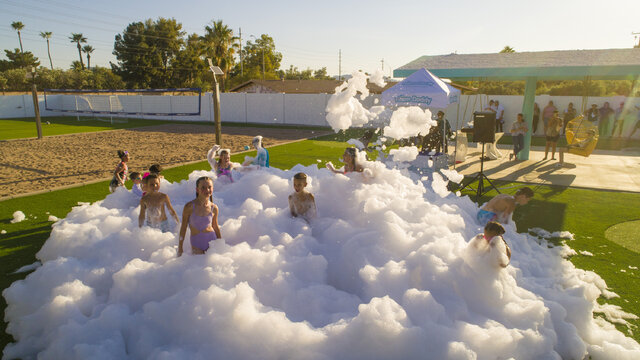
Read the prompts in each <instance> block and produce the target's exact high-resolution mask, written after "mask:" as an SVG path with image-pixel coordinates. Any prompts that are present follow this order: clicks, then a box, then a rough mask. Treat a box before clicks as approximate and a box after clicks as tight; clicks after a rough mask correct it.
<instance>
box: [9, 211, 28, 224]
mask: <svg viewBox="0 0 640 360" xmlns="http://www.w3.org/2000/svg"><path fill="white" fill-rule="evenodd" d="M24 219H26V216H25V215H24V213H23V212H22V211H20V210H18V211H15V212H14V213H13V219H11V223H12V224H15V223H19V222H21V221H23V220H24Z"/></svg>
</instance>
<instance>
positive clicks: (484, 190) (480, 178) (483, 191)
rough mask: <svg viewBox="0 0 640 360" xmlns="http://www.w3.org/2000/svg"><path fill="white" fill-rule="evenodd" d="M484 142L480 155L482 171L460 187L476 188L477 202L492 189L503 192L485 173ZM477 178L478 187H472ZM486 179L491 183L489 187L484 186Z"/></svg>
mask: <svg viewBox="0 0 640 360" xmlns="http://www.w3.org/2000/svg"><path fill="white" fill-rule="evenodd" d="M484 144H485V143H482V156H480V172H479V173H478V174H477V175H476V176H475V177H474V178H473V179H471V180H469V182H467V183H466V184H465V185H464V186H462V188H461V189H460V190H461V191H462V190H464V189H469V190H476V202H477V201H478V200H479V199H480V197H481V196H482V195H484V194H486V193H488V192H489V191H491V189H493V190H495V191H497V192H498V194H501V192H500V190H498V189H497V188H496V187H495V186H493V183H492V182H491V180H489V178H488V177H487V176H486V175H485V174H484ZM476 180H477V181H478V187H477V189H473V188H472V187H471V184H472V183H473V182H474V181H476ZM484 180H487V182H488V183H489V186H487V187H485V186H484Z"/></svg>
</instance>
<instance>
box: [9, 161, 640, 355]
mask: <svg viewBox="0 0 640 360" xmlns="http://www.w3.org/2000/svg"><path fill="white" fill-rule="evenodd" d="M364 165H365V167H366V168H367V169H368V170H369V172H370V175H369V176H367V177H364V176H363V175H362V174H359V173H350V174H347V175H341V174H333V173H331V172H329V171H328V170H326V169H318V168H317V165H315V164H314V165H312V166H308V167H305V166H301V165H297V166H294V167H293V168H292V169H290V170H288V171H282V170H279V169H275V168H269V169H260V170H255V171H250V172H246V173H245V174H244V175H243V176H242V177H240V178H239V179H238V180H237V181H235V182H233V183H219V182H216V183H215V192H214V202H215V203H216V204H217V205H218V206H219V209H220V217H219V222H220V224H221V230H222V235H223V237H222V239H219V240H216V241H214V242H212V243H211V248H210V250H209V251H208V252H207V254H206V255H200V256H194V255H188V254H185V255H183V256H182V257H180V258H177V257H176V245H177V236H176V234H175V233H162V232H160V231H158V230H156V229H151V228H147V227H144V228H138V227H137V217H138V214H139V207H138V205H137V204H136V201H135V200H136V199H135V196H134V195H133V194H131V193H129V192H127V191H116V192H115V193H113V194H110V195H109V196H107V198H106V199H105V200H103V201H99V202H96V203H93V204H82V205H80V206H77V207H75V208H74V209H73V210H72V211H71V212H70V213H69V214H68V215H67V216H66V218H65V219H63V220H61V221H59V222H57V223H56V226H55V227H54V228H53V230H52V232H51V236H50V238H49V239H48V240H47V241H46V243H45V244H44V246H43V247H42V249H41V250H40V251H39V252H38V254H37V258H38V259H39V260H40V261H42V266H41V267H39V268H37V269H36V270H35V271H34V272H33V273H31V274H30V275H29V276H28V277H27V278H26V279H25V280H22V281H17V282H15V283H14V284H12V285H11V286H10V287H9V288H8V289H6V290H5V291H4V292H3V295H4V297H5V299H6V300H7V303H8V306H7V309H6V313H5V320H6V321H7V322H8V327H7V331H8V332H9V333H10V334H12V335H14V337H15V338H16V339H18V341H17V342H16V343H13V344H9V345H8V346H7V347H6V348H5V350H4V357H5V358H36V357H37V358H134V359H137V358H166V359H169V358H224V359H282V358H305V359H365V358H367V359H368V358H371V359H390V358H396V359H415V358H422V357H424V356H425V354H428V357H431V358H434V359H444V358H456V359H458V358H459V359H474V358H479V359H483V358H504V359H508V358H515V359H526V358H550V359H558V358H567V359H568V358H576V359H582V358H584V357H585V356H586V355H587V354H589V355H590V356H592V357H593V358H605V359H606V358H611V359H633V358H638V357H639V356H640V345H639V344H638V343H637V342H635V341H634V340H633V339H631V338H628V337H625V335H624V334H623V333H621V332H620V331H618V330H617V329H616V328H615V327H614V326H613V325H612V324H611V323H609V322H607V321H605V320H604V319H602V318H600V317H594V312H595V311H598V312H600V313H603V314H605V316H606V317H607V318H608V319H610V320H611V321H616V322H620V323H622V321H625V319H628V318H629V317H630V316H633V315H631V314H627V313H625V312H624V311H622V310H621V309H619V308H615V307H610V306H600V305H598V303H597V299H598V298H599V297H600V296H604V297H607V298H608V297H611V296H615V294H613V293H611V292H610V291H608V290H607V288H606V284H605V282H604V281H603V280H602V279H601V278H600V277H599V276H598V275H597V274H595V273H593V272H591V271H584V270H581V269H577V268H575V267H574V265H573V264H572V263H571V262H569V261H567V260H565V259H563V257H562V254H563V253H564V252H566V251H568V250H567V249H568V247H567V246H566V245H563V246H558V247H551V248H549V247H548V246H547V245H548V243H547V242H546V240H539V241H540V243H538V242H536V241H534V240H535V239H536V238H535V237H533V236H531V235H528V234H518V233H517V232H516V227H515V224H513V223H510V224H507V225H506V229H507V233H506V234H505V235H504V239H505V241H506V242H507V243H508V244H509V246H510V248H511V250H512V257H511V265H510V266H508V267H507V268H505V269H504V270H499V269H496V268H495V267H494V266H487V264H485V262H483V261H482V260H481V259H480V258H476V257H474V256H469V254H468V252H467V246H466V245H467V242H468V241H469V240H470V239H472V238H473V237H474V236H475V235H476V234H478V233H480V232H482V227H481V226H480V225H478V224H476V222H475V220H474V219H475V214H476V211H477V209H478V207H477V206H476V205H475V204H474V203H473V202H471V200H470V199H469V198H468V197H458V196H456V195H455V194H452V193H447V192H445V190H443V189H444V188H443V187H444V186H445V185H446V181H445V180H444V179H443V178H442V177H441V176H440V175H439V174H434V176H433V178H434V182H433V183H429V182H428V181H426V182H422V181H420V180H419V178H418V176H416V175H413V174H412V173H410V172H409V171H408V170H407V169H397V168H394V169H388V168H386V167H385V166H384V165H382V164H381V163H365V164H364ZM300 171H304V172H305V173H307V174H308V175H309V176H310V177H311V178H313V182H312V183H311V184H310V185H309V187H308V188H309V190H310V191H311V192H312V193H313V194H314V195H315V199H316V204H317V208H318V218H317V219H315V220H314V221H312V222H311V223H310V224H309V223H307V222H306V221H304V220H302V219H297V218H291V217H290V215H289V210H288V203H287V195H288V194H290V193H291V191H292V180H291V179H292V176H293V174H295V173H297V172H300ZM203 175H206V176H210V177H212V178H215V175H214V173H212V172H210V171H195V172H193V173H192V174H190V175H189V179H188V180H184V181H181V182H179V183H169V182H166V181H163V182H162V187H161V191H163V192H165V193H167V194H169V196H170V198H171V201H172V203H173V205H174V207H175V208H176V210H177V211H178V213H179V214H180V213H181V212H182V209H183V206H184V204H185V203H186V202H188V201H190V200H192V199H193V196H194V189H195V181H196V179H197V178H198V177H200V176H203ZM438 178H439V180H436V179H438ZM432 187H433V188H434V189H437V190H436V191H434V190H432ZM443 196H444V197H443ZM187 242H188V240H187ZM187 252H188V251H187Z"/></svg>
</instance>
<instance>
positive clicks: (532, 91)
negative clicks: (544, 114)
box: [518, 77, 538, 160]
mask: <svg viewBox="0 0 640 360" xmlns="http://www.w3.org/2000/svg"><path fill="white" fill-rule="evenodd" d="M537 82H538V78H536V77H527V80H526V82H525V85H524V101H523V102H522V114H523V115H524V121H525V122H526V123H527V127H528V128H529V131H528V132H527V133H526V134H525V136H524V148H523V149H522V150H521V151H520V152H519V153H518V159H520V160H529V149H530V148H531V129H532V127H533V103H534V102H535V100H536V83H537Z"/></svg>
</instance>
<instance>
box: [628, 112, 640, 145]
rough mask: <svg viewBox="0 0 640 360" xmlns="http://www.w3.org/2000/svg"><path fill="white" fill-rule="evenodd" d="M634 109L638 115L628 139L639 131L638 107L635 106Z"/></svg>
mask: <svg viewBox="0 0 640 360" xmlns="http://www.w3.org/2000/svg"><path fill="white" fill-rule="evenodd" d="M635 108H636V109H637V110H638V114H637V116H636V125H635V126H634V127H633V130H631V134H629V139H631V137H632V136H633V134H635V133H636V130H638V129H640V107H638V106H635Z"/></svg>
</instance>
